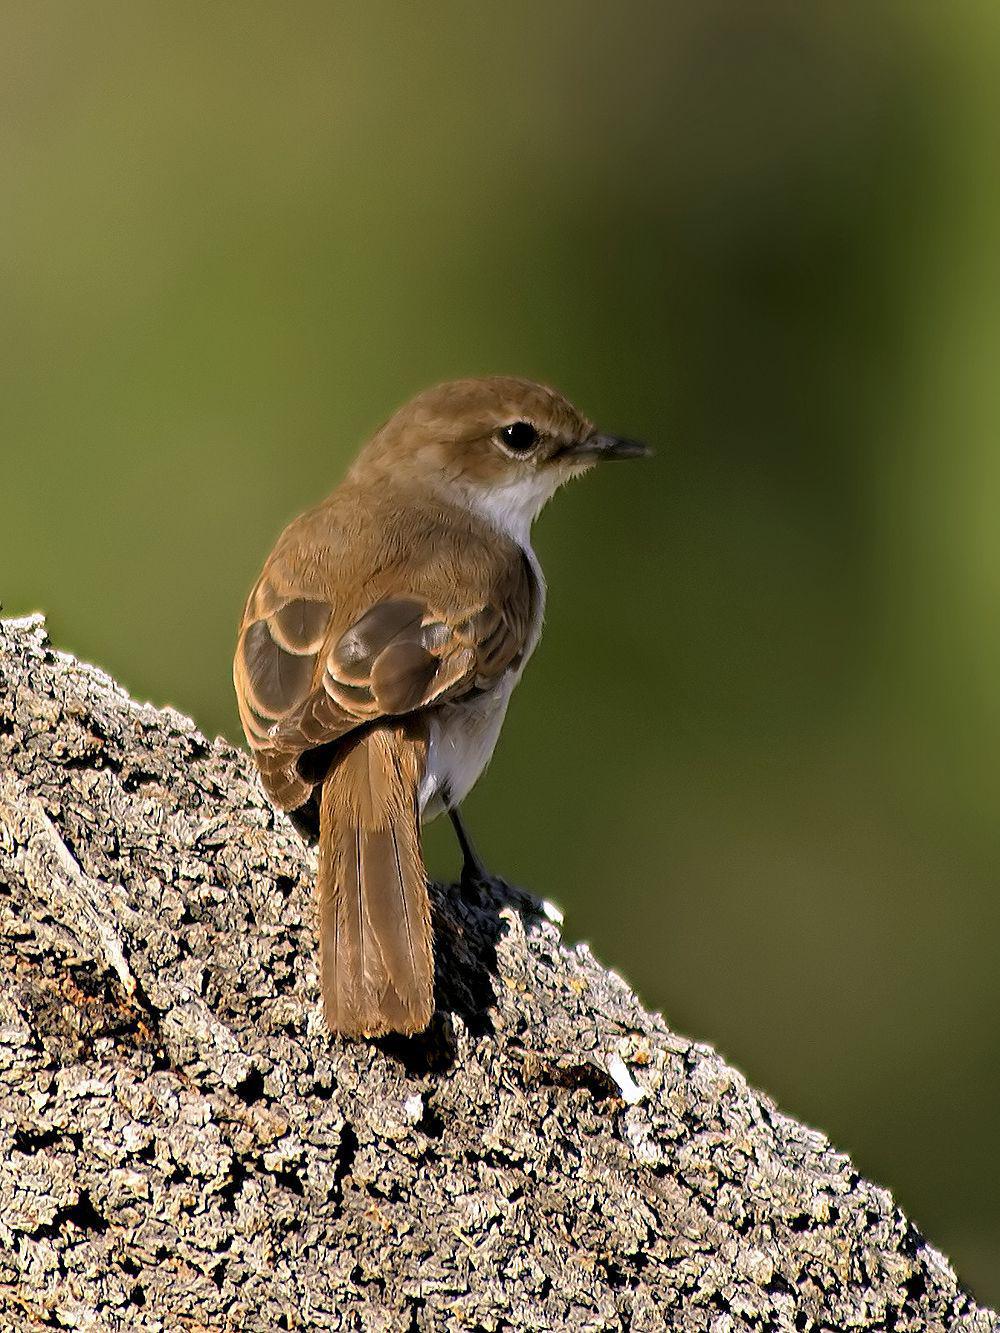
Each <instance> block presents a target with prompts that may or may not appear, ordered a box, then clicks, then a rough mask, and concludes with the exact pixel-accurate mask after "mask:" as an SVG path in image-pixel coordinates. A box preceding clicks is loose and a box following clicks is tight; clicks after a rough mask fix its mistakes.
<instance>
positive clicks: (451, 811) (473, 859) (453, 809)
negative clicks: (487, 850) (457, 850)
mask: <svg viewBox="0 0 1000 1333" xmlns="http://www.w3.org/2000/svg"><path fill="white" fill-rule="evenodd" d="M448 818H449V819H450V820H451V822H452V825H453V826H454V829H455V836H456V837H457V838H458V845H459V847H461V849H462V883H463V884H470V885H471V884H489V883H490V881H491V880H492V879H493V876H492V875H491V874H490V872H489V871H488V870H487V869H486V867H485V866H484V865H483V863H482V861H481V860H480V857H479V853H478V852H477V851H476V849H475V847H474V846H473V845H472V839H471V838H470V837H469V831H468V829H467V828H466V827H465V822H464V820H463V819H462V816H461V815H460V814H459V811H458V806H457V805H454V806H449V807H448Z"/></svg>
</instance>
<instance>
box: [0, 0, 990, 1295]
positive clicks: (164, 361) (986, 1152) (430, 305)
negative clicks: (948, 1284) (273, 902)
mask: <svg viewBox="0 0 1000 1333" xmlns="http://www.w3.org/2000/svg"><path fill="white" fill-rule="evenodd" d="M998 89H1000V6H997V5H996V3H995V2H994V0H983V3H969V2H966V0H958V2H957V3H952V4H947V5H946V4H940V3H938V4H930V3H928V4H922V3H915V2H907V3H900V4H895V3H875V4H872V3H863V4H862V3H848V4H840V5H818V4H813V5H803V4H796V3H791V0H789V3H776V2H775V0H763V2H760V3H755V4H753V5H748V4H743V3H739V2H738V0H730V2H729V3H713V2H711V0H707V2H706V0H692V2H691V3H689V4H677V3H655V4H652V3H651V4H649V5H645V4H638V3H631V4H628V3H626V4H614V5H611V4H608V5H597V4H596V3H586V2H584V0H578V2H577V3H574V4H568V3H563V4H558V3H541V4H538V3H533V4H530V5H528V4H523V3H514V4H511V3H505V4H504V5H502V6H501V5H488V6H487V5H474V4H467V3H455V4H435V3H430V4H420V5H400V4H371V5H360V4H358V5H336V4H328V3H323V4H319V3H293V4H287V5H279V4H277V3H275V4H269V5H261V4H254V3H239V4H235V3H213V4H211V5H205V4H203V3H198V4H190V3H176V2H172V3H161V4H153V5H150V4H146V3H139V2H137V0H128V3H99V2H96V0H94V2H91V3H87V4H70V3H52V4H44V5H40V4H37V3H34V0H33V2H32V3H30V4H29V3H25V4H15V3H10V2H9V0H8V3H6V4H4V6H3V10H2V15H0V162H2V201H0V450H2V471H0V486H2V511H0V512H2V524H0V597H2V599H3V602H4V604H5V608H6V610H7V611H8V612H9V613H20V612H24V611H29V610H34V609H36V608H41V609H44V610H45V611H46V612H47V613H48V615H49V619H50V626H51V632H52V635H53V638H54V639H55V641H56V643H57V644H58V645H59V646H61V647H64V648H66V649H69V650H71V651H73V652H75V653H77V654H80V655H82V656H84V657H86V658H89V659H92V660H95V661H97V662H99V663H101V664H102V665H104V666H105V667H107V668H108V669H109V670H111V671H112V672H114V673H115V674H116V675H118V676H119V677H120V678H121V679H122V681H123V682H124V683H126V684H127V685H128V687H129V688H130V689H131V690H133V691H134V692H136V693H137V694H138V695H140V696H142V697H145V698H150V699H152V700H154V701H156V702H169V703H172V704H174V705H176V706H178V707H180V708H181V709H183V710H184V711H186V712H188V713H190V714H192V715H193V716H194V717H195V719H196V720H197V721H198V722H199V724H200V725H201V726H202V727H203V728H204V729H206V730H207V731H208V732H209V733H214V732H217V731H223V732H225V733H226V734H227V735H229V736H231V737H235V736H236V735H237V734H238V733H237V724H236V716H235V710H234V708H233V702H232V697H231V687H230V681H229V670H230V655H231V650H232V644H233V636H234V629H235V625H236V621H237V618H238V615H239V611H240V608H241V603H242V599H243V597H244V595H245V593H246V591H247V589H248V587H249V585H250V583H251V581H252V579H253V578H254V577H255V574H256V572H257V569H258V567H259V564H260V562H261V560H262V559H263V557H264V555H265V554H266V552H267V550H268V549H269V546H270V543H271V541H272V540H273V538H274V536H275V535H276V534H277V532H278V531H279V529H280V528H281V527H282V526H283V524H284V523H285V522H286V521H287V520H288V519H289V518H290V517H291V516H292V515H293V514H295V513H296V512H297V511H298V510H300V509H301V508H303V507H304V506H306V505H307V504H309V503H311V502H313V501H315V500H316V499H318V498H319V497H320V496H322V495H323V494H325V493H326V492H327V491H328V490H329V489H331V487H332V486H333V484H334V483H335V482H336V481H337V480H338V478H339V477H340V475H341V473H342V471H343V469H344V467H345V465H346V463H347V461H348V459H349V458H350V457H351V455H352V452H353V450H354V449H355V448H356V446H357V444H358V442H359V441H360V440H362V439H363V438H364V436H365V434H366V433H367V432H368V431H369V430H370V429H371V428H372V427H373V426H374V425H375V424H377V423H378V422H379V421H381V420H382V419H383V418H384V417H385V416H386V415H387V413H388V412H389V411H390V410H391V409H392V408H393V407H394V406H395V405H396V404H398V403H399V402H400V401H402V400H403V399H405V398H406V397H408V396H409V395H410V394H411V393H412V392H414V391H416V390H417V389H419V388H421V387H423V386H424V385H425V384H427V383H430V382H433V381H436V380H440V379H444V378H448V377H450V376H452V375H456V374H468V373H477V372H504V373H514V374H527V375H531V376H534V377H536V378H541V379H545V380H549V381H551V382H553V383H554V384H556V385H558V386H559V387H560V388H562V389H563V390H564V391H565V392H566V393H567V394H569V395H570V396H571V397H572V398H574V399H576V400H577V401H578V402H579V404H580V405H581V406H582V407H583V408H584V410H586V411H587V412H589V413H590V414H591V415H592V416H593V417H594V418H595V419H596V420H598V421H599V422H600V423H601V425H602V426H604V427H605V428H607V429H610V430H616V431H619V432H621V433H626V434H633V435H641V436H644V437H646V438H648V439H649V440H651V441H652V442H653V443H654V444H655V445H656V446H657V447H658V456H657V458H656V460H655V462H653V463H652V464H645V465H630V466H621V467H615V468H609V469H607V470H606V471H604V472H602V473H600V474H599V475H595V476H591V477H589V478H588V479H587V480H586V481H585V482H583V483H580V484H579V485H576V486H574V487H571V488H570V489H569V490H568V491H567V492H566V493H565V494H563V495H561V496H559V497H558V498H557V500H556V501H555V502H554V504H553V505H552V507H551V509H550V510H549V511H548V512H547V513H546V514H545V516H544V517H543V519H542V521H541V523H540V524H539V528H538V541H537V546H538V551H539V554H540V556H541V558H542V562H543V564H544V566H545V568H546V571H547V574H548V577H549V584H550V600H549V608H550V609H549V615H548V625H547V631H546V635H545V638H544V641H543V645H542V648H541V650H540V652H539V653H538V655H537V657H536V658H535V660H534V661H533V663H532V665H531V668H530V670H529V671H528V673H527V676H526V677H525V680H524V682H523V684H522V686H521V688H520V690H519V692H518V696H517V698H516V700H515V703H514V706H513V708H512V711H511V715H510V718H509V721H508V724H507V727H506V730H505V734H504V739H503V742H502V745H501V747H500V749H499V752H498V754H497V757H496V760H495V762H494V764H493V766H492V768H491V770H490V771H489V773H488V775H487V776H486V778H485V779H484V780H483V781H482V783H481V784H480V786H479V787H478V788H477V790H476V792H475V793H474V795H473V797H472V798H471V800H470V802H469V805H468V813H469V816H470V819H471V821H472V823H473V827H474V828H475V829H476V830H477V833H478V838H479V841H480V843H481V844H482V847H483V849H484V851H485V852H486V853H487V855H488V858H489V860H490V861H491V863H492V864H493V865H495V866H496V867H498V868H502V869H503V871H504V872H505V873H506V874H507V875H508V876H509V877H511V878H513V879H516V880H518V881H520V882H521V883H523V884H525V885H527V886H530V887H532V888H534V889H536V890H538V891H540V892H543V893H544V894H546V895H547V896H549V897H552V898H554V899H556V900H557V901H559V902H561V903H562V904H563V905H564V906H565V908H566V912H567V922H566V932H567V936H568V938H570V939H577V938H581V937H583V938H587V939H589V940H591V941H592V942H593V944H594V947H595V949H596V951H597V953H598V954H599V955H600V956H601V957H602V958H603V959H604V960H605V961H607V962H608V963H610V964H614V965H615V966H616V967H617V968H619V969H620V970H621V971H623V972H624V973H625V974H626V975H627V976H628V977H629V978H630V980H631V981H633V982H634V983H635V984H636V985H637V986H638V988H639V990H640V992H641V993H642V994H643V996H644V997H645V999H646V1000H647V1001H648V1002H649V1003H650V1004H652V1005H655V1006H657V1007H660V1008H662V1009H663V1011H664V1013H665V1015H666V1017H667V1019H668V1020H669V1022H670V1023H671V1024H673V1025H675V1026H676V1027H678V1028H680V1029H681V1030H683V1031H686V1032H688V1033H691V1034H694V1035H696V1036H698V1037H700V1038H704V1039H707V1040H710V1041H712V1042H714V1043H716V1044H717V1045H718V1046H719V1047H720V1048H721V1050H722V1051H723V1052H724V1053H725V1054H726V1055H727V1056H729V1057H730V1058H731V1059H732V1060H734V1061H735V1062H736V1063H737V1064H738V1065H740V1066H741V1067H743V1068H744V1069H745V1070H746V1071H747V1073H748V1075H749V1076H750V1078H751V1079H752V1080H753V1081H754V1082H755V1083H757V1084H758V1085H760V1086H762V1087H764V1088H766V1089H767V1090H768V1091H769V1092H771V1093H773V1094H774V1095H775V1096H776V1097H777V1099H778V1101H779V1102H780V1104H781V1105H782V1107H783V1108H784V1109H785V1110H787V1111H789V1112H791V1113H794V1114H795V1115H797V1116H799V1117H801V1118H804V1119H805V1120H807V1121H809V1122H812V1123H814V1124H816V1125H818V1126H820V1127H822V1128H823V1129H825V1130H826V1131H828V1132H829V1133H830V1135H831V1136H832V1137H833V1138H834V1140H835V1141H836V1142H837V1143H838V1145H840V1146H841V1147H843V1148H844V1149H846V1150H848V1151H850V1152H851V1153H852V1154H853V1155H854V1157H855V1159H856V1160H857V1162H858V1164H859V1166H860V1167H861V1169H862V1170H863V1171H865V1172H866V1173H869V1174H871V1175H873V1176H874V1177H875V1178H876V1179H878V1180H879V1181H881V1182H884V1183H885V1184H886V1185H888V1186H890V1187H891V1188H892V1189H893V1191H894V1192H895V1194H896V1196H897V1197H898V1199H899V1201H900V1202H901V1204H902V1205H903V1206H904V1207H905V1208H906V1209H907V1210H908V1211H909V1212H910V1213H911V1214H912V1215H913V1217H914V1218H915V1220H916V1222H917V1223H918V1225H919V1226H920V1227H921V1228H922V1229H923V1230H925V1231H926V1232H927V1233H928V1234H929V1235H930V1237H931V1238H932V1239H933V1240H934V1242H935V1243H936V1244H938V1245H940V1246H941V1247H942V1248H944V1249H945V1250H946V1251H947V1252H948V1253H949V1254H950V1255H951V1256H952V1257H953V1258H954V1260H955V1262H956V1265H957V1267H958V1269H959V1273H960V1275H961V1276H962V1277H963V1279H964V1280H965V1281H966V1282H967V1283H968V1284H969V1285H970V1286H971V1288H972V1289H973V1290H974V1291H975V1292H976V1294H977V1295H978V1296H979V1297H980V1298H981V1299H983V1300H992V1301H993V1302H1000V1110H998V1106H1000V1026H998V1021H997V1016H998V1000H1000V971H998V967H997V949H998V936H1000V896H998V893H997V879H998V852H1000V820H998V813H1000V811H998V807H1000V769H998V761H997V757H998V754H1000V522H998V515H1000V450H998V433H1000V373H998V372H1000V167H998V163H1000V91H998ZM429 844H430V846H429V857H430V862H431V866H432V868H433V869H435V870H436V871H438V873H448V872H450V871H451V870H452V869H453V868H454V867H455V865H456V861H457V858H456V855H455V852H454V849H453V847H452V846H451V844H450V842H449V839H448V837H447V830H446V829H439V828H435V829H433V830H432V831H431V834H430V835H429Z"/></svg>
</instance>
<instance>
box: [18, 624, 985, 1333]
mask: <svg viewBox="0 0 1000 1333" xmlns="http://www.w3.org/2000/svg"><path fill="white" fill-rule="evenodd" d="M312 870H313V859H312V853H311V852H309V851H308V850H307V849H305V848H303V846H302V845H301V844H300V842H299V841H298V839H297V837H296V836H295V834H294V832H293V830H292V828H291V826H290V825H289V824H288V822H287V821H286V820H285V819H284V817H282V816H278V815H275V814H274V812H273V811H272V810H271V809H270V807H269V806H268V804H267V803H266V801H265V800H264V798H263V796H262V795H261V792H260V790H259V788H258V785H257V782H256V780H255V778H254V775H253V771H252V768H251V765H250V763H249V761H248V760H247V758H246V757H245V756H244V755H243V754H241V753H240V752H238V751H236V750H234V749H232V748H231V747H230V746H228V745H226V744H224V743H221V742H217V743H216V744H214V745H213V744H210V743H209V742H208V741H206V739H205V738H204V737H203V736H201V735H200V734H199V733H198V731H196V730H195V728H194V727H193V726H192V724H191V723H190V722H188V721H187V720H186V719H185V718H183V717H181V716H179V715H178V714H177V713H174V712H171V711H169V710H167V711H162V712H161V711H157V710H155V709H153V708H150V707H148V706H141V705H137V704H135V703H134V702H132V700H130V699H129V698H128V697H127V696H126V695H125V694H124V693H123V691H122V690H121V689H120V688H119V687H118V686H116V685H115V684H114V682H113V681H112V680H110V679H109V678H108V677H107V676H106V675H104V674H103V673H102V672H100V671H98V670H96V669H94V668H92V667H88V666H83V665H80V664H79V663H77V662H75V661H74V660H73V659H71V658H69V657H67V656H65V655H63V654H61V653H56V652H54V651H53V650H52V649H51V648H50V647H49V646H48V643H47V640H46V638H45V634H44V627H43V625H42V622H41V620H40V619H37V618H33V619H31V620H27V621H7V622H2V623H0V969H2V974H3V975H2V984H0V1328H2V1329H4V1330H6V1329H30V1328H35V1327H59V1328H62V1327H65V1328H76V1329H93V1330H104V1329H108V1330H120V1329H129V1330H154V1329H155V1330H164V1331H165V1333H167V1331H170V1333H172V1331H173V1330H223V1329H225V1330H229V1329H232V1330H237V1329H238V1330H241V1331H245V1330H266V1331H267V1333H270V1331H271V1330H277V1329H341V1328H342V1329H363V1330H371V1331H372V1333H375V1331H376V1330H382V1329H393V1330H395V1329H400V1330H408V1329H483V1330H494V1329H532V1330H534V1329H560V1330H562V1329H594V1330H597V1329H632V1330H647V1329H648V1330H653V1329H663V1328H674V1329H685V1330H686V1329H706V1330H712V1333H729V1331H731V1330H736V1329H744V1328H748V1329H756V1330H786V1329H787V1330H800V1331H805V1330H821V1329H822V1330H837V1331H838V1333H839V1331H840V1330H854V1329H881V1330H897V1333H900V1331H901V1330H905V1329H914V1330H915V1329H920V1330H944V1329H955V1330H959V1329H961V1330H968V1333H972V1331H973V1330H977V1331H982V1333H986V1330H997V1329H1000V1322H998V1321H997V1320H996V1317H995V1316H993V1315H992V1314H990V1313H989V1312H987V1311H984V1310H977V1309H976V1307H975V1306H974V1305H973V1303H972V1301H971V1300H970V1298H969V1297H968V1296H967V1295H966V1294H964V1293H963V1291H962V1290H961V1288H960V1287H959V1286H958V1284H957V1282H956V1279H955V1276H954V1274H953V1273H952V1271H951V1268H950V1267H949V1265H948V1263H947V1261H946V1260H945V1259H944V1258H943V1257H942V1256H941V1255H940V1254H939V1253H938V1252H937V1251H936V1250H934V1249H933V1248H932V1247H931V1246H930V1245H928V1244H927V1243H926V1242H925V1241H924V1239H923V1238H922V1237H921V1236H920V1234H919V1233H918V1232H917V1231H916V1230H915V1229H914V1227H913V1226H912V1225H911V1224H910V1223H909V1222H908V1221H907V1219H906V1218H905V1217H903V1216H902V1215H901V1214H900V1212H899V1210H898V1209H897V1208H896V1207H895V1206H894V1204H893V1201H892V1199H891V1198H890V1196H889V1195H888V1194H887V1193H886V1191H885V1190H882V1189H879V1188H877V1187H876V1186H874V1185H872V1184H870V1183H869V1182H868V1181H866V1180H863V1179H861V1177H859V1175H858V1173H857V1172H856V1171H855V1170H854V1168H853V1167H852V1165H851V1163H850V1161H849V1160H848V1159H847V1158H846V1157H845V1156H843V1154H841V1153H838V1152H836V1151H835V1150H834V1149H833V1148H832V1147H831V1146H830V1144H829V1143H828V1142H827V1141H826V1139H825V1138H824V1137H823V1136H822V1135H821V1134H818V1133H816V1132H814V1131H813V1130H810V1129H806V1128H805V1127H803V1126H802V1125H800V1124H797V1123H796V1122H795V1121H793V1120H790V1119H788V1118H787V1117H786V1116H783V1115H781V1114H780V1113H779V1112H778V1111H777V1110H776V1109H775V1107H774V1105H773V1104H772V1103H771V1102H769V1101H768V1100H767V1099H766V1098H765V1097H762V1096H761V1095H760V1094H758V1093H756V1092H754V1091H753V1090H752V1089H751V1088H749V1087H748V1086H747V1084H746V1081H745V1080H744V1078H743V1077H742V1075H740V1074H739V1073H738V1072H737V1071H736V1070H734V1069H732V1068H730V1067H729V1066H727V1065H726V1064H725V1063H724V1062H723V1061H722V1060H721V1059H720V1058H719V1056H718V1055H716V1054H715V1053H714V1052H713V1051H712V1050H710V1049H709V1048H708V1047H706V1046H703V1045H697V1044H695V1043H693V1042H690V1041H687V1040H685V1039H684V1038H683V1037H679V1036H677V1035H675V1034H674V1033H672V1032H670V1031H669V1030H668V1029H667V1028H666V1026H665V1025H664V1023H663V1021H662V1019H661V1018H660V1017H658V1016H656V1015H650V1014H648V1013H645V1012H644V1011H643V1010H642V1008H641V1007H640V1006H639V1004H638V1002H637V1001H636V999H635V997H634V996H633V995H632V993H631V992H630V990H629V988H628V987H627V986H626V985H625V983H624V982H623V981H622V980H621V979H620V978H618V977H617V976H615V975H614V974H613V973H609V972H607V971H606V970H605V969H603V968H602V967H601V966H600V965H599V964H598V963H597V962H595V960H594V959H593V958H592V957H591V955H590V954H589V953H588V951H587V950H586V948H583V947H578V948H576V949H570V948H566V947H565V946H564V945H563V944H562V942H561V940H560V935H559V930H558V928H557V926H556V925H555V924H553V922H552V921H550V920H548V919H547V918H546V915H545V912H544V910H543V909H542V908H541V905H540V904H538V903H536V902H535V901H534V900H533V899H529V898H527V897H525V896H521V895H517V894H515V893H513V892H511V893H506V894H504V893H500V892H498V893H496V894H494V895H492V896H491V895H483V896H482V898H481V899H480V900H479V901H476V902H469V901H463V899H462V897H461V896H460V895H459V893H458V891H457V890H456V889H453V888H447V887H436V888H435V889H434V903H435V928H436V933H437V947H438V955H439V959H438V969H439V974H440V985H439V995H438V1014H437V1017H436V1020H435V1023H434V1025H433V1027H432V1030H431V1033H430V1035H429V1036H428V1037H427V1038H426V1039H420V1040H414V1041H403V1040H395V1041H382V1042H379V1043H358V1044H352V1045H348V1044H345V1043H342V1042H340V1041H337V1040H333V1039H331V1038H330V1036H329V1035H328V1033H327V1032H326V1030H325V1028H324V1026H323V1022H322V1019H321V1016H320V1011H319V1007H318V1004H317V990H316V970H315V957H314V950H313V933H312V931H313V923H312V902H311V897H310V884H311V878H312Z"/></svg>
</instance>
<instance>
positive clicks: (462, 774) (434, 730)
mask: <svg viewBox="0 0 1000 1333" xmlns="http://www.w3.org/2000/svg"><path fill="white" fill-rule="evenodd" d="M516 682H517V675H516V674H515V673H514V672H513V671H509V672H508V673H507V675H506V676H505V677H504V678H503V680H501V681H500V682H499V683H498V684H497V685H496V686H495V687H494V688H493V689H492V690H490V692H489V693H488V694H481V695H478V696H477V697H476V698H474V699H466V700H462V701H461V702H459V703H454V704H445V705H444V706H443V707H442V708H440V709H438V710H437V711H436V712H435V713H433V714H431V718H430V737H429V743H428V747H427V767H426V769H425V770H424V778H423V782H422V783H421V784H420V815H421V818H422V819H424V820H430V819H434V818H436V817H437V816H438V815H439V814H441V813H442V811H443V810H444V809H445V808H446V805H451V806H455V805H459V804H460V803H461V802H462V801H463V800H464V799H465V797H466V796H467V795H468V794H469V792H470V791H471V790H472V788H473V787H474V786H475V783H476V779H477V778H478V777H479V775H480V773H482V771H483V769H484V768H485V767H486V765H487V764H488V763H489V762H490V757H491V756H492V754H493V749H494V747H495V745H496V743H497V737H498V736H499V735H500V728H501V726H502V725H503V719H504V715H505V713H506V712H507V705H508V703H509V702H510V696H511V691H512V690H513V688H514V685H515V684H516Z"/></svg>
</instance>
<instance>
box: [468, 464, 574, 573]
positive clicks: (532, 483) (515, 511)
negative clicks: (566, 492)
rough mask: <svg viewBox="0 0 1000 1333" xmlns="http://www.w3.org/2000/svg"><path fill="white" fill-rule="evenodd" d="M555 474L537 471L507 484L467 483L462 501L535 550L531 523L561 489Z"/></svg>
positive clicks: (524, 546) (506, 533) (509, 535)
mask: <svg viewBox="0 0 1000 1333" xmlns="http://www.w3.org/2000/svg"><path fill="white" fill-rule="evenodd" d="M558 485H559V483H558V481H557V480H556V479H555V478H554V477H550V476H545V475H538V474H535V473H532V474H529V475H528V476H525V477H519V478H518V479H517V480H516V481H511V482H507V483H506V484H505V485H503V486H491V487H489V489H486V488H485V487H478V486H477V487H472V486H469V487H463V488H462V492H461V498H462V503H463V504H465V505H466V506H468V508H469V509H471V510H472V511H473V513H476V514H479V515H481V516H482V517H483V518H485V519H487V520H488V521H489V522H490V523H492V524H493V526H494V527H495V528H498V529H499V530H500V532H502V533H503V534H504V536H506V537H511V538H513V540H514V541H516V542H517V544H518V546H521V547H522V548H523V549H524V550H525V551H527V552H529V553H531V525H532V523H534V521H535V519H536V518H537V517H538V515H539V514H540V513H541V511H542V508H543V507H544V505H545V504H546V502H547V501H548V500H550V499H551V498H552V496H553V494H554V493H555V491H556V490H557V489H558Z"/></svg>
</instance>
